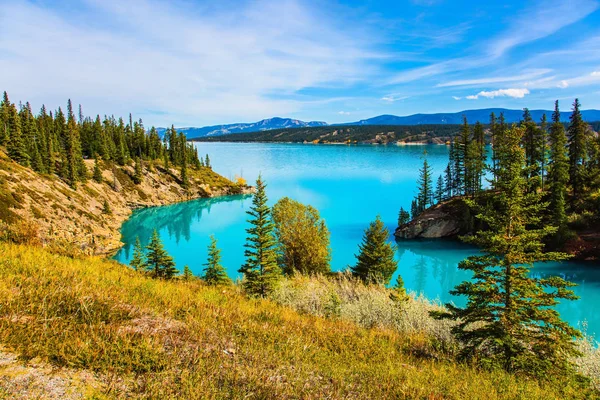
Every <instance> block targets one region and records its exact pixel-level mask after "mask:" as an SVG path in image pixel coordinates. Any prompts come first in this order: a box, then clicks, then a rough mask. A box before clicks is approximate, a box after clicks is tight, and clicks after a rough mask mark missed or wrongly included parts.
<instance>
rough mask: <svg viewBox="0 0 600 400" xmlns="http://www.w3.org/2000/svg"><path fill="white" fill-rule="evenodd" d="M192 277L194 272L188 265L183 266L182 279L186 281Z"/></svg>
mask: <svg viewBox="0 0 600 400" xmlns="http://www.w3.org/2000/svg"><path fill="white" fill-rule="evenodd" d="M193 278H194V274H193V273H192V270H191V269H190V267H189V266H188V265H184V266H183V280H184V281H186V282H189V281H191V280H192V279H193Z"/></svg>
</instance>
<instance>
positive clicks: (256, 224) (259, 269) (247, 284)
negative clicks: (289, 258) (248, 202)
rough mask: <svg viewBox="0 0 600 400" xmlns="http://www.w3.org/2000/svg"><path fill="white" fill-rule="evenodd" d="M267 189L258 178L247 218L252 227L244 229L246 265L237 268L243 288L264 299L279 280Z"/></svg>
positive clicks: (279, 272) (279, 270)
mask: <svg viewBox="0 0 600 400" xmlns="http://www.w3.org/2000/svg"><path fill="white" fill-rule="evenodd" d="M265 189H266V185H265V184H264V182H263V180H262V178H261V176H260V175H259V177H258V179H257V180H256V193H255V194H254V196H253V197H252V206H251V207H250V210H249V211H247V214H248V215H250V217H251V218H250V219H249V220H248V222H249V223H250V224H251V225H252V226H251V227H250V228H248V229H246V232H247V233H248V238H247V239H246V244H245V245H244V247H246V250H245V252H244V255H245V257H246V263H245V264H244V265H243V266H242V267H241V268H240V272H241V273H243V274H244V282H243V286H244V289H246V292H247V293H248V294H250V295H253V296H261V297H265V296H267V295H268V294H269V293H271V291H272V290H273V289H274V287H275V285H276V284H277V282H278V281H279V278H280V276H281V269H280V268H279V266H278V265H277V262H276V260H277V252H276V244H277V243H276V241H275V237H274V235H273V230H274V227H273V222H272V221H271V209H270V208H269V206H268V205H267V195H266V191H265Z"/></svg>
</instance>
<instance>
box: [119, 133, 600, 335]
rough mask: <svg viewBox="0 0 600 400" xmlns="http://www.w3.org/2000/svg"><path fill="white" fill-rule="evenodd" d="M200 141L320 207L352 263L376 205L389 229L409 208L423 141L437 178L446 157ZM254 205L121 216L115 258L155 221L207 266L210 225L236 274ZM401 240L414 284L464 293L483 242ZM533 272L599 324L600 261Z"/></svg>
mask: <svg viewBox="0 0 600 400" xmlns="http://www.w3.org/2000/svg"><path fill="white" fill-rule="evenodd" d="M197 147H198V152H199V154H205V153H208V154H209V156H210V159H211V162H212V164H213V169H214V170H215V171H216V172H218V173H220V174H222V175H224V176H226V177H229V178H234V177H235V176H243V177H244V178H246V179H247V180H248V182H250V183H252V182H254V181H255V180H256V178H257V176H258V175H259V173H260V174H262V176H263V178H264V179H265V180H266V182H267V184H268V186H267V194H268V196H269V200H270V203H271V204H274V203H275V202H276V201H277V200H278V199H279V198H281V197H283V196H288V197H291V198H293V199H295V200H298V201H300V202H302V203H305V204H311V205H312V206H314V207H316V208H317V209H318V210H319V211H320V213H321V216H322V217H324V218H325V220H326V221H327V225H328V227H329V230H330V231H331V246H332V251H333V257H332V269H334V270H342V269H345V268H346V267H347V266H348V265H352V264H354V262H355V257H354V254H355V253H356V252H357V248H358V244H359V242H360V240H361V237H362V233H363V230H364V229H365V228H366V227H367V225H368V224H369V222H370V221H372V220H373V219H375V217H376V216H377V215H378V214H379V215H381V217H382V219H383V221H384V222H385V223H386V225H387V226H388V227H389V229H390V231H392V232H393V229H394V228H395V227H396V221H397V217H398V210H399V209H400V207H401V206H402V207H404V208H405V209H406V210H410V203H411V201H412V199H413V197H414V196H415V194H416V183H415V182H416V179H417V177H418V173H419V168H420V166H421V165H422V156H423V151H425V150H426V151H427V159H428V161H429V162H430V164H431V166H432V169H433V172H434V176H435V177H436V179H437V176H438V175H439V174H441V173H442V172H443V169H444V168H445V166H446V163H447V160H448V148H447V147H446V146H435V145H432V146H395V145H390V146H376V145H373V146H369V145H362V146H345V145H303V144H263V143H239V144H238V143H198V144H197ZM249 206H250V198H249V197H243V196H234V197H224V198H216V199H200V200H195V201H190V202H187V203H182V204H176V205H171V206H165V207H156V208H150V209H145V210H140V211H137V212H135V213H134V214H133V216H132V217H131V218H130V219H129V220H128V221H127V222H125V223H124V224H123V227H122V235H123V238H122V240H123V242H124V243H125V246H124V247H123V248H122V249H121V251H119V253H118V254H117V255H116V256H115V258H116V259H117V260H119V261H121V262H124V263H128V261H129V259H130V257H131V253H132V247H133V243H134V242H135V238H136V237H137V236H139V237H140V240H141V241H142V244H143V245H146V244H147V243H148V240H149V238H150V235H151V234H152V231H153V230H154V229H158V230H159V233H160V236H161V238H162V240H163V242H164V243H165V247H166V249H167V251H168V252H169V253H170V254H171V255H172V256H173V257H174V258H175V262H176V263H177V266H178V268H179V269H180V270H181V269H183V266H184V265H186V264H187V265H189V267H190V268H191V269H192V271H194V272H195V273H196V274H201V272H202V269H203V268H204V266H203V265H202V264H203V263H204V262H205V260H206V256H207V250H206V247H207V245H208V242H209V238H208V237H209V235H211V234H214V235H215V237H216V238H217V240H218V241H219V247H220V248H221V249H222V250H223V252H222V255H223V265H224V266H225V267H226V268H227V271H228V273H229V275H230V276H231V277H232V278H236V277H239V273H238V272H237V271H238V269H239V267H240V266H241V265H242V263H243V262H244V257H243V254H244V249H243V244H244V241H245V237H246V233H245V229H246V228H247V226H248V224H247V223H246V218H247V215H246V213H245V212H246V210H248V208H249ZM397 245H398V252H397V258H398V260H399V268H398V271H397V273H400V274H402V277H403V279H404V283H405V285H406V287H407V289H408V290H412V291H414V292H416V293H419V294H423V295H425V296H426V297H428V298H430V299H438V300H440V301H442V302H448V301H454V302H455V303H458V304H462V303H463V300H462V299H461V298H455V297H453V296H450V295H449V294H448V291H449V290H450V289H452V288H453V287H454V286H455V285H456V284H457V283H459V282H461V281H463V280H465V279H467V278H468V277H469V275H468V273H465V272H462V271H459V270H458V269H457V265H458V262H459V261H460V260H462V259H464V258H466V257H467V256H469V255H472V254H474V253H476V252H477V249H475V248H473V247H470V246H466V245H464V244H461V243H457V242H453V241H444V240H430V241H401V242H398V243H397ZM533 273H534V274H538V275H548V274H558V275H561V276H563V277H566V278H568V279H570V280H572V281H574V282H576V283H578V284H579V286H578V287H577V288H576V289H575V291H576V293H577V294H578V295H579V296H580V297H581V299H580V300H579V301H576V302H568V303H565V304H562V305H560V306H559V311H560V312H561V314H562V316H563V317H564V318H565V319H567V320H568V321H569V322H571V323H572V324H574V325H577V324H578V323H580V322H581V321H586V322H587V324H588V332H589V333H591V334H595V333H598V334H600V312H599V311H597V310H596V305H600V265H598V264H586V263H575V262H569V263H561V264H548V265H542V266H537V267H536V268H535V269H534V271H533ZM393 279H394V280H395V276H394V278H393ZM596 336H597V335H596Z"/></svg>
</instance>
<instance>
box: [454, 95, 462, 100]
mask: <svg viewBox="0 0 600 400" xmlns="http://www.w3.org/2000/svg"><path fill="white" fill-rule="evenodd" d="M452 98H453V99H454V100H460V99H462V97H458V96H452Z"/></svg>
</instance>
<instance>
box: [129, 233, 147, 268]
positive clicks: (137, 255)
mask: <svg viewBox="0 0 600 400" xmlns="http://www.w3.org/2000/svg"><path fill="white" fill-rule="evenodd" d="M129 265H131V267H132V268H133V269H134V270H136V271H141V270H142V269H143V268H144V266H145V265H146V256H145V255H144V248H143V247H142V242H140V238H139V236H138V237H136V238H135V245H134V246H133V257H132V258H131V261H130V262H129Z"/></svg>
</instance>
